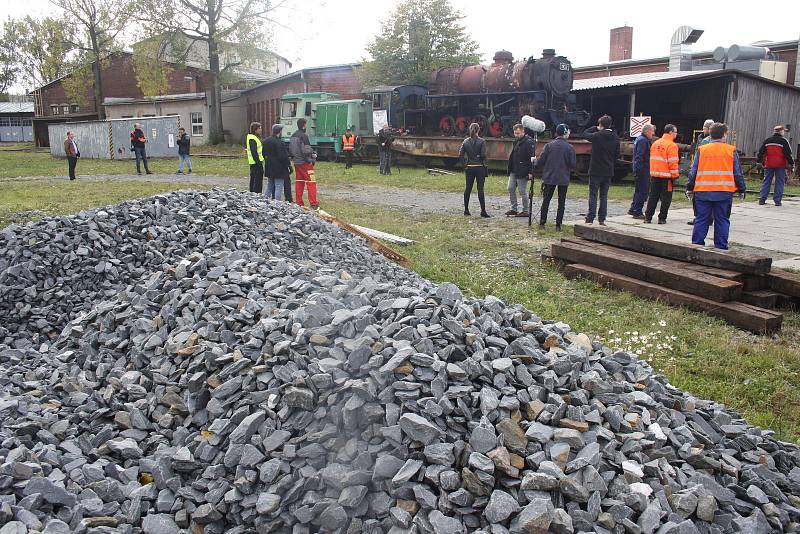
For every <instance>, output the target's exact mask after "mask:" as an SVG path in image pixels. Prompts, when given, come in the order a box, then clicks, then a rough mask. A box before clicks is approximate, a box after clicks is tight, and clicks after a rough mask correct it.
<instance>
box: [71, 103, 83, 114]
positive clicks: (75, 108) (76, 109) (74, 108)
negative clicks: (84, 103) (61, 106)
mask: <svg viewBox="0 0 800 534" xmlns="http://www.w3.org/2000/svg"><path fill="white" fill-rule="evenodd" d="M70 107H71V108H72V113H80V112H81V107H80V106H79V105H78V104H72V106H70Z"/></svg>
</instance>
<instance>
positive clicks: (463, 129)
mask: <svg viewBox="0 0 800 534" xmlns="http://www.w3.org/2000/svg"><path fill="white" fill-rule="evenodd" d="M468 130H469V121H468V120H467V118H466V117H458V118H457V119H456V133H457V134H458V135H461V136H464V135H467V132H468Z"/></svg>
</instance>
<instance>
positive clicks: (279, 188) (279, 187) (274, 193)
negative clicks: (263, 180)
mask: <svg viewBox="0 0 800 534" xmlns="http://www.w3.org/2000/svg"><path fill="white" fill-rule="evenodd" d="M284 181H285V180H284V179H283V178H267V192H266V195H267V198H273V199H275V200H283V192H284V188H285V187H286V184H284Z"/></svg>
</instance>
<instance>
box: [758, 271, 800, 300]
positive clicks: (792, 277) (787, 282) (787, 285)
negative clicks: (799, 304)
mask: <svg viewBox="0 0 800 534" xmlns="http://www.w3.org/2000/svg"><path fill="white" fill-rule="evenodd" d="M766 279H767V287H768V288H770V289H771V290H773V291H777V292H778V293H783V294H784V295H789V296H790V297H800V274H795V273H790V272H789V271H784V270H781V269H775V270H774V271H770V273H769V274H767V276H766Z"/></svg>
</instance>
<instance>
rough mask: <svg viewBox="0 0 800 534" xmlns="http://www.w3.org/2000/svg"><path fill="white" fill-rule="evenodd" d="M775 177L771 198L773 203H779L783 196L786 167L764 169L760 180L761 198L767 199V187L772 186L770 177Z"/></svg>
mask: <svg viewBox="0 0 800 534" xmlns="http://www.w3.org/2000/svg"><path fill="white" fill-rule="evenodd" d="M773 177H774V178H775V194H774V195H773V196H772V199H773V200H774V201H775V204H780V203H781V199H782V198H783V184H785V183H786V169H764V179H763V180H762V181H761V194H760V195H759V197H760V198H761V200H767V197H768V196H769V189H770V187H771V186H772V178H773Z"/></svg>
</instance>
